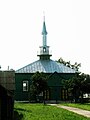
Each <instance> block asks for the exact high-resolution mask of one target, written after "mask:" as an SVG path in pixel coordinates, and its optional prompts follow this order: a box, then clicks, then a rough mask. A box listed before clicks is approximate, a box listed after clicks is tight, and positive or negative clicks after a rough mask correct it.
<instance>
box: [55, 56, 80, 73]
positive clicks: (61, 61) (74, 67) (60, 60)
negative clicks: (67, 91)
mask: <svg viewBox="0 0 90 120" xmlns="http://www.w3.org/2000/svg"><path fill="white" fill-rule="evenodd" d="M57 62H59V63H62V64H64V65H65V66H67V67H70V68H72V69H75V70H76V71H78V70H79V67H81V63H79V64H78V63H77V62H75V63H74V64H73V65H72V64H71V62H70V61H68V62H66V61H65V60H63V59H62V58H60V59H58V61H57Z"/></svg>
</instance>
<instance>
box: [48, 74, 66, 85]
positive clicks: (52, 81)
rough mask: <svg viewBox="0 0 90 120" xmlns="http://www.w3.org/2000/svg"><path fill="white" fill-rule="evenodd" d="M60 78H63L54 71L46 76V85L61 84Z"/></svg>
mask: <svg viewBox="0 0 90 120" xmlns="http://www.w3.org/2000/svg"><path fill="white" fill-rule="evenodd" d="M62 80H64V78H63V77H62V76H61V75H60V74H59V73H57V72H54V73H53V74H51V75H50V76H49V78H48V85H49V86H62Z"/></svg>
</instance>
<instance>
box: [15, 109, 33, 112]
mask: <svg viewBox="0 0 90 120" xmlns="http://www.w3.org/2000/svg"><path fill="white" fill-rule="evenodd" d="M14 110H16V111H17V110H20V111H23V112H32V111H31V110H26V109H23V108H14Z"/></svg>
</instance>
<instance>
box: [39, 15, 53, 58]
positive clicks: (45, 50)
mask: <svg viewBox="0 0 90 120" xmlns="http://www.w3.org/2000/svg"><path fill="white" fill-rule="evenodd" d="M37 56H39V57H40V59H41V60H48V59H50V56H52V55H51V54H49V46H47V30H46V24H45V16H44V21H43V29H42V46H40V54H39V55H37Z"/></svg>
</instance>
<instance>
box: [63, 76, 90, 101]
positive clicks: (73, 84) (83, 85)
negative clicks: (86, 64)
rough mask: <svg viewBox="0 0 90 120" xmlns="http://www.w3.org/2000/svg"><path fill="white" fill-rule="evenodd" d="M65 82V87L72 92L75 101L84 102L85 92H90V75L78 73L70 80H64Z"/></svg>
mask: <svg viewBox="0 0 90 120" xmlns="http://www.w3.org/2000/svg"><path fill="white" fill-rule="evenodd" d="M63 84H64V88H65V89H67V90H68V92H70V93H71V95H72V96H73V98H74V99H75V102H83V94H85V93H90V76H89V75H86V74H77V75H76V76H75V77H73V78H72V79H70V80H64V81H63ZM79 98H80V99H79Z"/></svg>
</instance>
